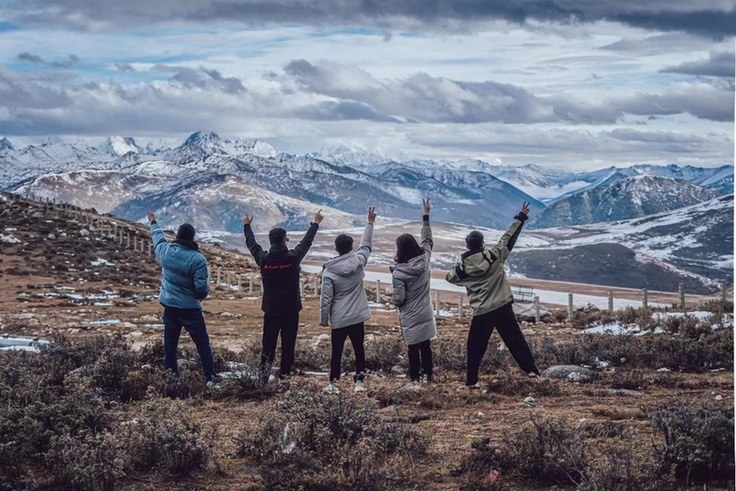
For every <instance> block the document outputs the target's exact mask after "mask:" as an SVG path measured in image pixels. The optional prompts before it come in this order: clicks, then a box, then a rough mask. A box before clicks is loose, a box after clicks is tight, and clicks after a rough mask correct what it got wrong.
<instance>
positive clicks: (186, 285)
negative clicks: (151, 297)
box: [151, 222, 210, 309]
mask: <svg viewBox="0 0 736 491" xmlns="http://www.w3.org/2000/svg"><path fill="white" fill-rule="evenodd" d="M151 235H152V237H153V247H154V251H155V252H156V260H158V262H159V264H160V265H161V269H162V277H161V293H160V294H159V296H158V301H159V302H161V305H163V306H164V307H174V308H177V309H201V308H202V303H201V302H200V301H201V300H204V299H205V298H207V295H208V294H209V291H210V290H209V282H208V276H209V275H208V273H207V259H205V257H204V256H203V255H202V253H200V252H199V249H197V248H196V244H193V243H192V246H189V245H185V244H182V243H179V242H168V241H167V240H166V237H165V236H164V231H163V230H162V229H161V227H160V226H159V225H158V223H156V222H154V223H152V224H151Z"/></svg>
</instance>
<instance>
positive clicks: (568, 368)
mask: <svg viewBox="0 0 736 491" xmlns="http://www.w3.org/2000/svg"><path fill="white" fill-rule="evenodd" d="M595 377H596V372H595V371H593V370H591V369H590V368H585V367H581V366H578V365H555V366H552V367H549V368H548V369H546V370H545V371H544V372H542V378H561V379H568V380H572V381H573V382H588V381H590V380H593V379H594V378H595Z"/></svg>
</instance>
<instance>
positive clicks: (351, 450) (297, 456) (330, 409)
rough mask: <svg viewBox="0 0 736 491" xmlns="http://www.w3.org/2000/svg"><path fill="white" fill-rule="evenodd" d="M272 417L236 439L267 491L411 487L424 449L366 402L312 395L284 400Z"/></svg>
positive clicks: (299, 392) (296, 393) (288, 395)
mask: <svg viewBox="0 0 736 491" xmlns="http://www.w3.org/2000/svg"><path fill="white" fill-rule="evenodd" d="M276 406H277V407H276V408H275V410H274V411H273V412H272V413H269V414H272V417H270V418H268V419H265V420H264V421H263V422H261V423H260V425H255V427H253V428H249V429H247V430H245V431H243V432H242V433H241V434H240V435H239V436H238V439H237V440H238V453H239V455H241V456H248V457H251V458H253V459H254V460H255V461H256V463H257V464H258V469H259V473H260V475H261V477H262V479H263V485H264V487H265V488H268V489H296V488H300V489H346V490H347V489H376V488H392V487H402V485H405V484H407V483H408V484H412V483H413V477H412V476H411V465H409V463H410V461H411V459H412V458H416V457H421V456H423V455H424V453H425V451H426V446H427V441H426V439H425V438H423V437H422V436H421V435H419V434H418V433H417V432H416V431H414V430H412V429H410V428H408V427H407V425H406V424H404V423H400V422H393V421H384V420H382V419H381V418H380V417H379V415H378V414H377V413H376V406H375V403H374V402H373V401H371V400H370V399H366V398H363V397H357V396H353V395H343V394H326V393H323V392H322V391H317V390H315V389H313V388H311V389H310V388H303V389H299V390H296V391H290V392H287V393H286V397H285V399H283V400H282V401H279V402H278V403H277V405H276Z"/></svg>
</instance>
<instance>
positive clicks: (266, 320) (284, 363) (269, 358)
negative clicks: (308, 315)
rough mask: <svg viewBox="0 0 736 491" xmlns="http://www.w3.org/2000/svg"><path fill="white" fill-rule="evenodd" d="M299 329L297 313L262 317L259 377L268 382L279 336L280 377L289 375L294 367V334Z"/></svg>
mask: <svg viewBox="0 0 736 491" xmlns="http://www.w3.org/2000/svg"><path fill="white" fill-rule="evenodd" d="M298 328H299V312H296V313H294V314H288V315H282V316H275V315H273V314H265V315H264V316H263V344H262V346H263V349H262V351H261V376H262V377H263V378H264V380H268V374H269V372H270V371H271V365H273V358H274V355H275V354H276V344H277V343H278V340H279V333H280V334H281V371H280V372H279V373H280V375H281V376H286V375H289V374H290V373H291V368H292V366H293V365H294V347H295V346H296V332H297V329H298Z"/></svg>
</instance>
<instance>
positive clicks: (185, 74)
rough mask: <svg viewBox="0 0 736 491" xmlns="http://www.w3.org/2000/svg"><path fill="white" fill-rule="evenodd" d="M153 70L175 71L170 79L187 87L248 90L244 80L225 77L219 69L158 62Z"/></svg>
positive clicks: (238, 91) (230, 91)
mask: <svg viewBox="0 0 736 491" xmlns="http://www.w3.org/2000/svg"><path fill="white" fill-rule="evenodd" d="M151 71H153V72H168V73H173V75H172V77H171V78H170V80H172V81H175V82H178V83H180V84H182V85H184V86H186V87H190V88H199V89H208V88H213V89H215V90H221V91H224V92H226V93H228V94H242V93H243V92H245V91H246V88H245V86H244V85H243V82H242V81H241V80H240V79H239V78H237V77H223V76H222V74H221V73H220V72H218V71H217V70H209V69H207V68H205V67H200V68H199V69H194V68H188V67H181V66H171V65H164V64H158V65H155V66H154V67H153V68H151Z"/></svg>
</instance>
